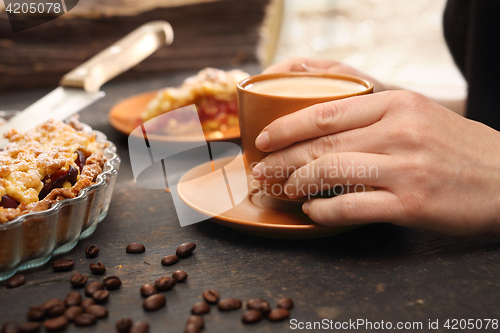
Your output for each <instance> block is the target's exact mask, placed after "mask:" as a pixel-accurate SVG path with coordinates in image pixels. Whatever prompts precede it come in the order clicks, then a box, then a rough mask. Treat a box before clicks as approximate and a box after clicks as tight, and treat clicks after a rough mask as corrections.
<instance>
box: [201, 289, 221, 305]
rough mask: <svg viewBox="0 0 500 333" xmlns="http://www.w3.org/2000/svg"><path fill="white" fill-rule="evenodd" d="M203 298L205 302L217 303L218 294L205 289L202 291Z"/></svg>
mask: <svg viewBox="0 0 500 333" xmlns="http://www.w3.org/2000/svg"><path fill="white" fill-rule="evenodd" d="M203 298H204V299H205V301H206V302H207V303H210V304H217V302H219V299H220V294H219V293H218V292H217V291H215V290H207V291H205V292H203Z"/></svg>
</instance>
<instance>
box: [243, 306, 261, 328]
mask: <svg viewBox="0 0 500 333" xmlns="http://www.w3.org/2000/svg"><path fill="white" fill-rule="evenodd" d="M261 320H262V312H260V311H259V310H254V309H252V310H246V311H245V312H244V313H243V315H242V316H241V321H242V322H243V323H244V324H255V323H258V322H259V321H261Z"/></svg>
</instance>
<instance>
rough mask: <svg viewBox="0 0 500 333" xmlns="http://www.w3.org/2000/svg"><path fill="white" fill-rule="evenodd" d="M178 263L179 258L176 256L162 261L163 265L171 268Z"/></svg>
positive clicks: (164, 258) (166, 257)
mask: <svg viewBox="0 0 500 333" xmlns="http://www.w3.org/2000/svg"><path fill="white" fill-rule="evenodd" d="M178 262H179V257H178V256H176V255H175V254H171V255H168V256H165V257H163V258H162V259H161V264H162V265H163V266H171V265H173V264H176V263H178Z"/></svg>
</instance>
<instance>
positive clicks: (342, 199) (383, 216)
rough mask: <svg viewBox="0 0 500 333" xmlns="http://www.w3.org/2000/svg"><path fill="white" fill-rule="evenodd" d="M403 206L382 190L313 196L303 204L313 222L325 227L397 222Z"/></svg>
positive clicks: (395, 197)
mask: <svg viewBox="0 0 500 333" xmlns="http://www.w3.org/2000/svg"><path fill="white" fill-rule="evenodd" d="M403 209H404V206H403V204H402V203H401V201H400V200H399V198H398V197H397V196H396V195H395V194H393V193H391V192H389V191H385V190H377V191H373V192H364V193H363V192H361V193H349V194H344V195H339V196H337V197H334V198H328V199H312V200H309V201H307V202H306V203H304V205H303V206H302V210H303V211H304V213H306V214H307V215H308V216H309V217H310V218H311V219H312V220H313V221H314V222H316V223H319V224H323V225H328V226H337V225H356V224H364V223H375V222H396V221H398V220H400V219H401V217H402V216H403Z"/></svg>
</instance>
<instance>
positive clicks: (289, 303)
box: [278, 297, 293, 310]
mask: <svg viewBox="0 0 500 333" xmlns="http://www.w3.org/2000/svg"><path fill="white" fill-rule="evenodd" d="M278 308H283V309H287V310H290V309H293V300H292V299H291V298H289V297H285V298H282V299H280V300H279V301H278Z"/></svg>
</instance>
